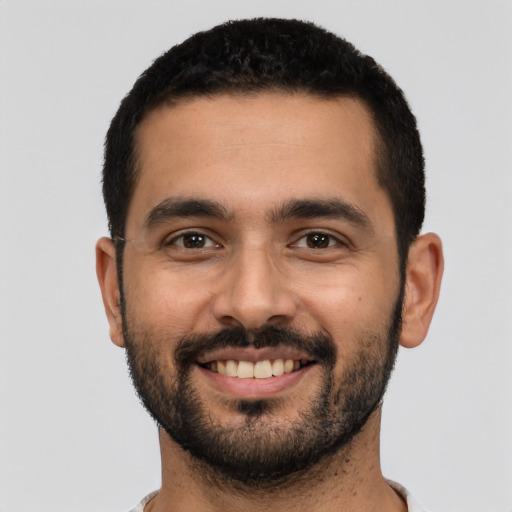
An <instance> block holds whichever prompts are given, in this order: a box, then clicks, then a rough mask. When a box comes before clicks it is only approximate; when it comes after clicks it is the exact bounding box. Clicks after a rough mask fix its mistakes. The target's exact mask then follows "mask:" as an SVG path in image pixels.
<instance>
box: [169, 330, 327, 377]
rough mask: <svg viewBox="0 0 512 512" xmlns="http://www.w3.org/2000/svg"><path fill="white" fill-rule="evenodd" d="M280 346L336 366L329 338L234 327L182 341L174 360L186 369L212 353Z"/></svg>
mask: <svg viewBox="0 0 512 512" xmlns="http://www.w3.org/2000/svg"><path fill="white" fill-rule="evenodd" d="M277 346H279V347H290V348H295V349H298V350H300V351H301V352H303V353H304V354H306V355H307V357H309V358H310V359H312V360H314V361H316V362H317V363H320V364H323V365H325V366H328V367H331V368H332V367H334V364H335V362H336V355H337V350H336V345H335V344H334V342H333V340H332V339H331V338H330V337H328V336H326V335H325V334H323V333H320V332H317V333H313V334H304V333H302V332H300V331H298V330H295V329H291V328H287V327H274V326H267V327H265V328H263V329H259V330H257V331H254V330H251V331H248V330H246V329H244V328H243V327H231V328H226V329H222V330H220V331H218V332H215V333H213V334H211V333H210V334H188V335H185V336H183V337H182V338H180V339H179V340H178V343H177V345H176V349H175V351H174V358H175V362H176V365H177V366H178V367H185V366H187V365H190V364H192V363H195V361H196V360H197V359H198V358H199V357H200V356H201V355H203V354H204V353H205V352H207V351H210V350H217V349H223V348H227V347H230V348H246V347H254V348H256V349H259V348H264V347H277Z"/></svg>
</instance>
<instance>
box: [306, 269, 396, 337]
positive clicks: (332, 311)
mask: <svg viewBox="0 0 512 512" xmlns="http://www.w3.org/2000/svg"><path fill="white" fill-rule="evenodd" d="M397 279H398V278H397ZM394 281H395V280H394V279H390V276H387V278H386V275H384V274H383V273H382V272H381V271H378V269H373V270H372V269H371V268H365V269H364V270H362V269H356V268H354V267H351V268H338V269H336V270H335V271H334V272H330V273H329V274H328V275H327V274H324V276H323V277H322V278H321V279H315V280H313V281H312V282H314V283H315V285H314V287H312V286H308V284H310V283H305V282H304V281H301V282H299V284H298V287H299V288H302V292H299V293H300V294H301V297H302V304H303V310H304V311H305V312H306V313H308V312H309V314H310V315H311V316H312V317H313V318H314V321H316V323H318V324H319V325H318V327H319V328H320V329H322V330H325V331H327V332H328V333H329V334H330V335H331V336H332V337H333V338H334V339H335V340H336V339H338V338H339V339H341V340H344V342H345V344H348V343H350V340H354V338H357V337H358V336H362V335H364V333H371V332H375V331H376V330H380V329H381V328H382V327H383V326H385V325H387V324H388V323H389V318H390V315H391V314H392V311H393V307H394V304H395V299H396V295H397V293H398V287H397V286H396V284H395V282H394Z"/></svg>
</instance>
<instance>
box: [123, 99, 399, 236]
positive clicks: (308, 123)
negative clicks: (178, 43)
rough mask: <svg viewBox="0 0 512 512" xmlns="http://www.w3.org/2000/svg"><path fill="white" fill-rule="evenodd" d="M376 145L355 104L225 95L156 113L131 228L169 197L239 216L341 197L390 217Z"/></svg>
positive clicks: (142, 150) (143, 150)
mask: <svg viewBox="0 0 512 512" xmlns="http://www.w3.org/2000/svg"><path fill="white" fill-rule="evenodd" d="M375 144H376V136H375V129H374V123H373V121H372V118H371V115H370V113H369V111H368V109H367V108H366V106H365V105H364V104H363V103H362V102H361V101H359V100H357V99H354V98H349V97H340V98H335V99H322V98H318V97H314V96H311V95H299V94H296V95H289V94H281V93H264V94H258V95H252V96H247V95H246V96H231V95H219V96H214V97H208V98H196V99H192V100H186V101H182V102H179V103H178V104H177V105H175V106H164V107H160V108H158V109H155V110H154V111H151V112H150V113H149V114H148V115H147V116H146V117H145V118H144V120H143V121H142V122H141V124H140V125H139V127H138V129H137V132H136V148H137V163H138V169H139V176H138V180H137V184H136V187H135V191H134V194H133V198H132V202H131V204H130V208H129V213H128V219H127V229H130V226H131V225H134V226H136V225H139V227H140V223H141V222H142V221H143V218H144V216H145V215H146V214H147V212H148V211H149V210H150V209H151V208H153V207H154V206H155V205H156V204H158V203H160V202H161V201H163V200H165V199H166V198H167V197H171V196H172V197H176V196H182V197H198V196H199V197H201V198H208V199H213V200H215V201H218V202H220V203H222V204H225V205H226V206H227V207H228V208H232V209H233V210H235V211H236V210H237V207H240V208H241V209H242V210H243V209H244V208H245V209H247V208H248V207H249V206H250V205H252V208H262V209H264V208H271V207H272V206H273V205H275V204H276V203H278V202H280V201H281V202H282V201H285V200H288V199H296V198H299V199H303V198H307V197H308V196H310V197H316V198H322V197H325V198H330V197H332V196H333V195H340V196H341V198H342V199H344V200H347V201H351V202H360V203H363V204H361V206H365V207H366V208H368V209H369V210H372V209H373V210H374V209H376V208H378V207H379V206H380V207H384V208H387V209H388V210H389V204H387V205H386V204H385V203H387V202H388V201H387V196H386V194H385V193H384V191H383V190H382V189H381V188H380V187H379V186H378V184H377V180H376V162H375V155H376V151H375ZM376 194H377V195H379V201H377V202H376V201H375V200H376V197H375V195H376ZM364 203H366V204H364ZM380 203H382V204H380ZM370 213H371V212H370Z"/></svg>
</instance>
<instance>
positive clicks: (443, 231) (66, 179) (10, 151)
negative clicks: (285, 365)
mask: <svg viewBox="0 0 512 512" xmlns="http://www.w3.org/2000/svg"><path fill="white" fill-rule="evenodd" d="M249 16H283V17H297V18H302V19H309V20H313V21H316V22H318V23H320V24H321V25H323V26H325V27H326V28H328V29H331V30H332V31H334V32H336V33H338V34H340V35H343V36H345V37H347V38H348V39H349V40H351V41H352V42H353V43H355V44H356V46H358V47H359V48H360V49H361V50H362V51H364V52H367V53H370V54H371V55H373V56H374V57H375V58H376V59H377V60H378V61H379V62H380V63H381V64H382V65H384V67H386V68H387V69H388V71H389V72H390V73H391V75H392V76H394V77H395V79H396V80H397V81H398V83H399V84H400V85H401V87H402V88H403V89H404V90H405V92H406V94H407V96H408V98H409V101H410V103H411V105H412V108H413V110H414V112H415V113H416V115H417V118H418V122H419V125H420V129H421V132H422V135H423V141H424V146H425V153H426V158H427V167H428V194H429V206H428V214H427V222H426V225H425V229H426V230H432V231H436V232H438V233H439V234H440V235H441V236H442V238H443V240H444V244H445V251H446V263H447V264H446V274H445V279H444V285H443V289H442V296H441V300H440V304H439V307H438V312H437V314H436V316H435V318H434V322H433V325H432V328H431V332H430V335H429V337H428V338H427V341H426V342H425V343H424V344H423V345H422V346H421V347H420V348H417V349H415V350H410V351H406V350H404V351H403V352H402V353H401V355H400V358H399V362H398V366H397V370H396V373H395V375H394V378H393V381H392V384H391V387H390V390H389V393H388V396H387V401H386V405H385V409H384V424H383V442H382V452H383V469H384V473H385V474H386V475H387V476H388V477H390V478H393V479H396V480H398V481H399V482H401V483H403V484H404V485H405V486H407V487H409V488H410V490H411V491H412V492H413V494H414V495H415V496H416V498H417V499H418V501H420V502H421V503H422V504H423V505H424V506H425V507H426V508H428V509H430V510H432V512H448V511H449V512H459V511H460V512H462V511H464V512H494V511H504V512H510V511H512V490H511V489H512V441H511V435H510V433H511V432H512V407H511V405H512V403H511V402H512V398H511V395H512V368H511V366H512V364H511V356H512V343H510V334H509V331H510V327H509V324H510V321H511V320H510V317H511V315H512V300H511V296H512V293H511V289H512V275H511V268H512V265H511V261H512V260H511V257H512V236H511V235H512V212H511V206H510V205H511V200H510V196H511V192H512V183H511V181H512V180H511V171H510V165H511V161H512V150H511V147H512V145H511V140H512V137H511V136H512V127H511V121H512V102H511V100H510V94H511V91H512V65H511V57H512V2H511V1H509V0H501V1H499V0H490V1H483V0H482V1H468V0H465V1H453V0H452V1H428V2H427V1H422V2H421V1H412V0H389V1H382V0H373V1H371V0H358V1H356V0H354V1H344V0H337V1H328V0H316V1H308V2H304V1H298V0H295V1H284V0H260V1H259V2H243V1H232V0H223V1H209V2H206V1H201V0H199V1H197V0H188V1H187V2H183V1H179V2H178V1H159V2H158V1H145V2H142V1H133V0H123V1H121V0H118V1H92V0H89V1H87V2H85V1H83V2H77V1H69V0H68V1H55V0H54V1H47V2H44V1H35V0H32V1H29V0H27V1H22V0H19V1H15V0H3V1H0V72H1V80H0V130H1V131H0V155H1V157H0V173H1V174H0V179H1V182H0V230H1V234H0V244H1V256H0V258H1V265H0V294H1V296H0V300H1V302H0V510H1V511H2V512H11V511H12V512H33V511H38V512H50V511H52V512H55V511H57V512H59V511H86V510H87V511H89V510H94V511H96V512H101V511H115V510H117V511H121V512H122V511H123V510H128V509H129V508H130V507H131V506H132V505H133V504H134V503H135V502H136V501H138V500H139V499H140V498H141V497H142V496H143V495H145V494H146V493H147V492H149V491H150V490H152V489H154V488H157V487H158V486H159V482H160V477H159V453H158V442H157V435H156V429H155V427H154V425H153V424H152V422H151V420H150V419H149V418H148V417H147V415H146V413H145V412H144V411H143V409H142V407H141V406H140V405H139V404H138V401H137V399H136V397H135V396H134V393H133V390H132V389H131V385H130V382H129V379H128V376H127V372H126V368H125V363H124V355H123V352H122V351H121V350H119V349H117V348H116V347H114V346H113V345H112V344H111V343H110V341H109V338H108V329H107V322H106V320H105V319H104V314H103V310H102V305H101V299H100V294H99V290H98V287H97V284H96V277H95V272H94V250H93V248H94V243H95V240H96V239H97V238H98V237H99V236H101V235H104V234H106V220H105V216H104V213H103V205H102V200H101V195H100V185H99V182H100V168H101V162H102V143H103V137H104V133H105V131H106V129H107V125H108V122H109V120H110V118H111V117H112V115H113V114H114V112H115V110H116V108H117V106H118V104H119V101H120V100H121V98H122V96H123V95H124V94H125V93H126V92H127V91H128V89H129V88H130V87H131V84H132V83H133V81H134V80H135V78H136V77H137V76H138V74H139V73H140V72H141V71H143V69H145V68H146V67H147V66H148V65H149V63H150V62H151V61H152V60H153V59H154V58H156V57H157V56H158V55H159V54H160V53H162V52H163V51H164V50H165V49H167V48H168V47H169V46H171V45H173V44H175V43H177V42H180V41H181V40H183V39H184V38H185V37H187V36H189V35H190V34H191V33H193V32H195V31H197V30H200V29H206V28H209V27H211V26H212V25H214V24H216V23H218V22H221V21H224V20H226V19H229V18H237V17H238V18H239V17H249Z"/></svg>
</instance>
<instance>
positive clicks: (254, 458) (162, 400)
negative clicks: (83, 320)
mask: <svg viewBox="0 0 512 512" xmlns="http://www.w3.org/2000/svg"><path fill="white" fill-rule="evenodd" d="M123 299H124V298H123ZM121 304H122V306H123V308H122V309H123V332H124V339H125V343H126V349H127V350H126V354H127V362H128V366H129V369H130V374H131V377H132V380H133V383H134V386H135V389H136V391H137V393H138V395H139V398H140V399H141V401H142V403H143V405H144V406H145V408H146V409H147V410H148V412H149V413H150V414H151V416H152V417H153V418H154V419H155V421H156V422H157V424H158V425H159V427H160V428H162V429H163V430H164V431H165V432H166V433H167V434H168V435H169V436H170V437H171V438H172V439H173V440H174V442H175V443H177V444H178V445H179V446H180V447H181V448H182V449H183V450H185V451H187V452H189V454H190V455H191V456H192V459H191V460H192V461H193V463H194V464H195V465H196V466H197V468H199V469H200V471H201V473H202V474H203V475H204V476H205V477H207V478H209V480H210V481H212V482H217V483H220V482H222V484H225V483H231V484H233V485H235V486H239V485H240V484H243V486H244V487H247V488H252V489H253V490H254V489H257V488H262V489H263V488H265V489H268V488H270V487H273V486H280V487H282V486H283V485H285V484H286V482H289V483H291V482H292V481H293V480H294V477H297V478H299V477H300V475H301V474H303V473H304V472H307V471H309V470H312V468H314V467H315V466H318V463H319V462H320V461H324V460H328V459H329V458H331V457H333V456H334V455H336V454H339V453H340V452H341V451H342V450H343V449H345V448H346V449H348V448H349V447H350V444H351V441H352V440H353V439H354V437H355V436H357V434H358V433H359V432H361V430H362V429H363V427H364V425H365V424H366V423H367V421H368V419H369V417H370V416H371V414H372V413H373V412H374V411H375V410H376V409H377V408H378V407H379V406H380V404H381V401H382V398H383V395H384V393H385V390H386V387H387V383H388V381H389V378H390V376H391V373H392V370H393V366H394V363H395V360H396V354H397V350H398V338H399V334H400V328H401V312H402V304H403V287H402V289H401V291H400V293H399V296H398V298H397V300H396V303H395V306H394V310H393V313H392V315H391V317H390V319H389V321H388V323H387V325H386V326H384V327H383V328H381V329H380V330H376V331H371V332H368V331H366V332H365V333H364V334H363V335H361V336H360V339H358V340H356V343H355V344H354V346H355V347H357V352H355V353H354V354H347V355H346V356H345V355H344V357H343V362H344V364H343V365H342V369H341V370H338V374H337V373H336V371H335V367H336V362H337V360H338V350H337V348H336V344H335V343H334V341H333V340H332V339H331V338H330V337H328V336H326V335H325V334H323V333H316V334H312V335H308V334H305V333H302V332H299V331H297V330H293V329H290V328H284V327H283V328H280V327H266V328H264V329H262V330H259V331H250V332H247V331H246V330H245V329H243V328H230V329H224V330H221V331H219V332H217V333H214V334H204V335H187V336H183V337H181V338H180V339H178V340H177V342H176V343H175V344H174V343H173V345H174V347H175V348H174V350H173V351H171V349H170V348H168V347H169V344H168V343H166V340H169V339H170V336H169V335H168V334H167V333H161V334H156V333H155V332H153V331H151V332H150V331H149V330H148V329H138V330H136V329H132V326H131V322H130V318H129V315H127V313H126V304H125V301H124V300H122V301H121ZM248 346H253V347H255V348H263V347H269V346H270V347H276V346H280V347H282V346H285V347H293V348H295V349H299V350H300V351H301V352H303V353H305V354H307V355H308V357H309V358H310V359H311V360H314V361H315V364H317V365H320V366H321V369H322V372H321V374H322V377H321V379H320V383H319V385H318V386H317V387H316V389H315V390H312V392H311V395H310V396H308V397H304V400H303V406H302V407H301V408H300V410H298V414H297V417H296V418H295V419H293V420H287V419H286V418H283V417H282V414H281V415H280V409H281V408H283V407H284V406H286V401H285V398H266V399H260V400H243V399H235V398H233V399H229V400H228V399H226V403H225V404H223V405H224V406H227V407H229V408H230V409H231V410H232V411H233V412H234V413H235V414H236V417H237V421H234V422H232V423H228V424H226V423H222V421H221V418H215V414H214V413H215V411H213V414H212V411H211V408H212V404H209V403H206V402H205V401H204V400H203V399H202V397H201V395H200V393H199V392H198V390H197V389H196V388H195V387H194V384H193V382H192V378H191V373H192V369H193V367H194V365H196V364H197V363H196V361H197V359H198V357H199V356H200V355H201V354H203V353H204V352H206V351H210V350H214V349H220V348H225V347H248ZM283 420H284V421H283Z"/></svg>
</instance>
